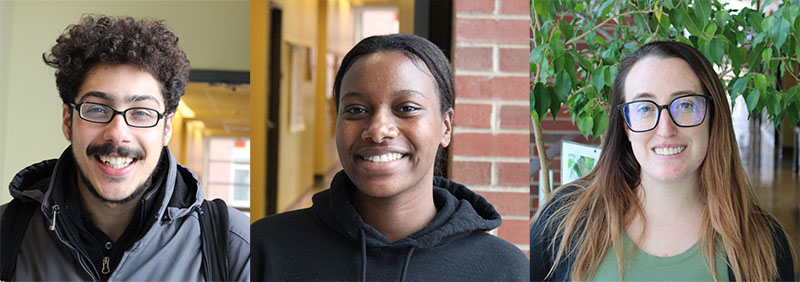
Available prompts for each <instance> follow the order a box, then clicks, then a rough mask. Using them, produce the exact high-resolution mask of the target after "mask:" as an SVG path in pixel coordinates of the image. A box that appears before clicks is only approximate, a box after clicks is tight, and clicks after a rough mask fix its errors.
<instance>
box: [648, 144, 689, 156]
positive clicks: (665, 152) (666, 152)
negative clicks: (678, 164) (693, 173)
mask: <svg viewBox="0 0 800 282" xmlns="http://www.w3.org/2000/svg"><path fill="white" fill-rule="evenodd" d="M683 149H686V146H678V147H668V148H655V149H653V151H655V152H656V154H658V155H664V156H669V155H674V154H677V153H680V152H683Z"/></svg>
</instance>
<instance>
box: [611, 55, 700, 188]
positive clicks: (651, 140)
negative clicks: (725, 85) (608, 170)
mask: <svg viewBox="0 0 800 282" xmlns="http://www.w3.org/2000/svg"><path fill="white" fill-rule="evenodd" d="M687 93H703V85H702V84H701V83H700V80H699V79H698V78H697V76H696V75H695V73H694V71H693V70H692V69H691V67H689V64H688V63H686V61H684V60H682V59H679V58H657V57H645V58H643V59H641V60H640V61H639V62H637V63H636V64H634V65H633V67H631V70H630V73H628V77H627V78H625V102H631V101H637V100H649V101H653V102H655V103H656V104H658V105H665V104H669V103H670V102H671V101H672V100H673V99H675V97H678V96H681V95H686V94H687ZM657 114H660V115H661V118H660V119H659V120H658V124H657V125H656V128H654V129H653V130H651V131H647V132H638V133H637V132H631V131H630V130H628V131H627V133H628V140H630V142H631V147H632V148H633V154H634V156H636V160H637V161H638V162H639V165H641V168H642V171H641V177H642V180H643V181H644V182H654V181H666V182H670V181H679V180H684V179H687V178H697V177H699V175H700V170H699V168H700V165H701V164H702V163H703V160H705V157H706V151H707V150H708V141H709V140H708V137H709V134H710V126H709V123H710V118H708V117H706V119H705V120H704V121H703V123H702V124H700V125H698V126H695V127H679V126H677V125H676V124H675V123H674V122H673V120H672V119H671V118H670V116H669V113H668V110H667V109H665V110H663V111H659V112H657ZM706 114H707V115H710V112H708V113H706Z"/></svg>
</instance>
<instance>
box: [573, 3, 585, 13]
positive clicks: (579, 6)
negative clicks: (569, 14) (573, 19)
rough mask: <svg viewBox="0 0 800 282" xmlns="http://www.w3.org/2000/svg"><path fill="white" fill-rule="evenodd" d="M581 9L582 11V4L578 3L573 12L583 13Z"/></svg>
mask: <svg viewBox="0 0 800 282" xmlns="http://www.w3.org/2000/svg"><path fill="white" fill-rule="evenodd" d="M583 9H584V7H583V3H578V5H575V12H578V13H580V12H583Z"/></svg>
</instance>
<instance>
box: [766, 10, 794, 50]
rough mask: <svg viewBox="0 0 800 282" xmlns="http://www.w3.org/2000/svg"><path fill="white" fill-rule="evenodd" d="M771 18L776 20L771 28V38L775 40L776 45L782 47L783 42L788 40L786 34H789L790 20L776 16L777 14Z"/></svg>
mask: <svg viewBox="0 0 800 282" xmlns="http://www.w3.org/2000/svg"><path fill="white" fill-rule="evenodd" d="M769 19H770V20H772V21H775V23H774V24H773V25H772V26H771V28H770V29H769V38H770V39H772V42H775V47H778V48H781V46H783V43H784V42H786V36H787V35H788V34H789V28H790V24H789V21H787V20H786V19H784V18H776V17H775V16H772V17H770V18H769Z"/></svg>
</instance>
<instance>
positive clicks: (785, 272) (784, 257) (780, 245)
mask: <svg viewBox="0 0 800 282" xmlns="http://www.w3.org/2000/svg"><path fill="white" fill-rule="evenodd" d="M765 217H766V218H767V224H769V228H770V231H771V232H772V238H773V240H774V246H775V262H776V264H777V267H778V276H779V277H778V280H779V281H793V280H794V278H795V277H794V259H793V258H792V246H791V245H790V243H789V240H788V239H787V237H786V232H784V231H783V228H782V227H781V224H780V223H779V222H778V220H776V219H775V218H774V217H772V215H769V214H765Z"/></svg>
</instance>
